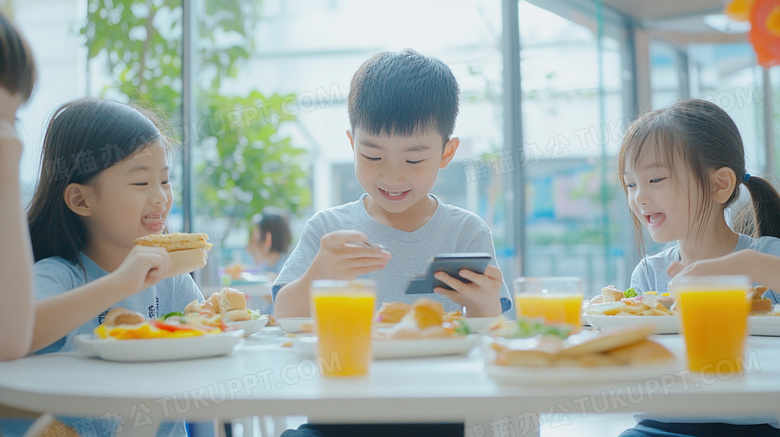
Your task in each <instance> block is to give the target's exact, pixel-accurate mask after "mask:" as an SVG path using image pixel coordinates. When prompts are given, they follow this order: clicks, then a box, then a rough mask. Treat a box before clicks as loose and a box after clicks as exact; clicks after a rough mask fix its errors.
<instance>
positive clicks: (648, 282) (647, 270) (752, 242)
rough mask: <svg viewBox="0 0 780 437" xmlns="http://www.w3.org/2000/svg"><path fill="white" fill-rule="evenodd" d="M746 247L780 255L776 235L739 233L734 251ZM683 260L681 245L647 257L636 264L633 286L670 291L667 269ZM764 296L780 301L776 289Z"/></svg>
mask: <svg viewBox="0 0 780 437" xmlns="http://www.w3.org/2000/svg"><path fill="white" fill-rule="evenodd" d="M745 249H753V250H755V251H756V252H762V253H768V254H770V255H778V256H780V239H778V238H775V237H759V238H752V237H750V236H748V235H745V234H739V240H737V244H736V246H734V250H733V252H737V251H739V250H745ZM681 260H682V258H681V257H680V246H679V245H674V246H672V247H670V248H668V249H666V250H663V251H661V252H659V253H657V254H655V255H651V256H647V257H645V258H644V259H643V260H642V261H641V262H640V263H639V264H638V265H637V266H636V268H635V269H634V273H632V274H631V286H632V287H634V289H636V291H639V292H643V293H644V292H645V291H657V292H659V293H666V292H668V291H669V281H670V280H671V278H669V275H668V274H667V273H666V271H667V270H668V269H669V266H670V265H671V264H672V263H673V262H679V261H681ZM764 296H765V297H767V298H769V299H772V301H773V302H774V303H780V300H779V299H780V294H778V293H777V292H775V291H772V290H769V291H767V292H766V293H765V294H764Z"/></svg>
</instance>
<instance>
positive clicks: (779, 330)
mask: <svg viewBox="0 0 780 437" xmlns="http://www.w3.org/2000/svg"><path fill="white" fill-rule="evenodd" d="M748 332H750V335H771V336H774V337H780V316H750V317H748Z"/></svg>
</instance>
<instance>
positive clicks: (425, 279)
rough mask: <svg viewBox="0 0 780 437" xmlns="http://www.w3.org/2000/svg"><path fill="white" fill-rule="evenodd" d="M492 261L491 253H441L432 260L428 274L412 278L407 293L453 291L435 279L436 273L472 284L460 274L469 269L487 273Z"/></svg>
mask: <svg viewBox="0 0 780 437" xmlns="http://www.w3.org/2000/svg"><path fill="white" fill-rule="evenodd" d="M490 259H491V256H490V254H489V253H440V254H438V255H435V256H434V257H433V258H432V259H431V261H430V263H429V265H428V270H427V272H426V273H424V274H420V275H414V276H412V279H411V280H410V281H409V286H408V287H407V288H406V291H405V293H406V294H425V293H433V289H434V288H435V287H443V288H446V289H448V290H452V288H451V287H450V286H448V285H447V284H445V283H444V282H442V281H440V280H438V279H436V278H434V277H433V275H434V273H436V272H444V273H447V274H449V275H450V276H452V277H453V278H456V279H459V280H461V281H463V282H471V281H469V280H468V279H466V278H463V277H461V276H460V275H459V274H458V272H459V271H460V270H462V269H467V270H472V271H474V272H477V273H485V269H486V268H487V266H488V263H490Z"/></svg>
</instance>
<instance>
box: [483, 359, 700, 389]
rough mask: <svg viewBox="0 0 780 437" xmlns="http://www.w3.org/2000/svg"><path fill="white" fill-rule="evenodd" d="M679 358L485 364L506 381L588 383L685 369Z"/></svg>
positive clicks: (642, 378) (490, 372) (495, 376)
mask: <svg viewBox="0 0 780 437" xmlns="http://www.w3.org/2000/svg"><path fill="white" fill-rule="evenodd" d="M684 368H685V365H684V364H683V363H681V362H680V361H678V360H670V361H669V362H667V363H663V364H652V365H643V366H609V367H592V368H586V367H512V366H498V365H496V364H485V371H486V372H487V374H488V376H489V377H490V379H492V380H494V381H496V382H499V383H505V384H550V383H552V384H560V383H567V384H589V383H594V382H634V381H645V380H647V379H650V378H658V377H660V376H663V375H674V373H675V372H678V371H680V370H681V369H684Z"/></svg>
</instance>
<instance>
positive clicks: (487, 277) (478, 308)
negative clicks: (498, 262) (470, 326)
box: [433, 265, 503, 317]
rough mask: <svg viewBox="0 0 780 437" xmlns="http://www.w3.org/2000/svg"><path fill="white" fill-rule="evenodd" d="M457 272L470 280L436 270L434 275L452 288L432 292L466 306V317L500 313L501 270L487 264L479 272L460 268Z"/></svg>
mask: <svg viewBox="0 0 780 437" xmlns="http://www.w3.org/2000/svg"><path fill="white" fill-rule="evenodd" d="M458 274H459V275H460V276H462V277H463V278H465V279H468V280H469V281H471V282H463V281H461V280H459V279H456V278H454V277H452V276H450V275H448V274H447V273H445V272H441V271H439V272H436V273H435V274H434V277H435V278H436V279H438V280H440V281H442V282H444V283H445V284H447V285H448V286H450V287H451V288H452V290H447V289H446V288H443V287H436V288H434V289H433V292H434V293H437V294H441V295H442V296H446V297H448V298H449V299H450V300H451V301H453V302H455V303H457V304H459V305H462V306H464V307H466V315H467V316H468V317H491V316H499V315H501V301H500V291H501V284H502V283H503V278H502V276H501V270H499V269H498V268H497V267H494V266H491V265H488V266H487V268H485V273H484V274H480V273H476V272H473V271H471V270H468V269H461V270H460V271H458Z"/></svg>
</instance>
